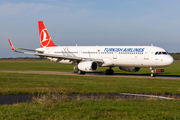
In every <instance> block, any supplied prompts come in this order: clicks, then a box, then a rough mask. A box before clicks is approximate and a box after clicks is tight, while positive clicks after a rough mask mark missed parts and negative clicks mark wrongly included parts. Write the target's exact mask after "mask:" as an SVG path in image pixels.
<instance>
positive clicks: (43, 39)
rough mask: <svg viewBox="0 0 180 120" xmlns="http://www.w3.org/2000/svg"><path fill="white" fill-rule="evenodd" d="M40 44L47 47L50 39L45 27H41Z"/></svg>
mask: <svg viewBox="0 0 180 120" xmlns="http://www.w3.org/2000/svg"><path fill="white" fill-rule="evenodd" d="M40 39H41V46H43V47H47V46H48V45H49V43H50V41H51V38H50V36H49V35H48V32H47V29H43V30H42V31H41V34H40Z"/></svg>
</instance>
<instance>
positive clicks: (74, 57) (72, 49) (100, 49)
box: [8, 21, 174, 77]
mask: <svg viewBox="0 0 180 120" xmlns="http://www.w3.org/2000/svg"><path fill="white" fill-rule="evenodd" d="M38 26H39V36H40V45H41V48H37V49H35V50H31V49H24V48H17V49H15V48H14V47H13V45H12V43H11V41H10V39H8V41H9V43H10V46H11V48H12V50H13V51H14V52H19V53H24V54H33V55H36V56H40V57H44V58H47V59H49V60H51V61H55V62H58V63H62V64H70V65H76V66H75V67H74V69H75V70H77V74H79V75H83V74H85V73H86V72H93V71H96V70H97V69H98V67H108V68H109V69H107V70H106V75H113V74H114V71H113V69H112V68H113V67H119V69H121V70H124V71H128V72H138V71H139V70H140V68H142V67H150V70H151V76H152V77H155V76H156V73H159V72H163V71H164V70H163V69H156V68H157V67H165V66H169V65H171V64H172V63H173V62H174V59H173V58H172V57H171V55H169V53H168V52H167V51H166V50H165V49H163V48H160V47H156V46H153V45H151V46H142V45H140V46H77V45H76V46H56V45H55V44H54V43H53V41H52V39H51V37H50V35H49V33H48V31H47V29H46V27H45V25H44V23H43V21H38ZM26 51H29V52H26Z"/></svg>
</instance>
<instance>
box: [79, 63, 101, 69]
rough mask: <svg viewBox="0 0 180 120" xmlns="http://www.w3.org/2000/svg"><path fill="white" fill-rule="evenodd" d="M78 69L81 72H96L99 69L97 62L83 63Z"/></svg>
mask: <svg viewBox="0 0 180 120" xmlns="http://www.w3.org/2000/svg"><path fill="white" fill-rule="evenodd" d="M77 67H78V69H79V70H81V71H95V70H97V69H98V64H97V63H96V62H95V61H81V62H80V63H79V64H78V65H77Z"/></svg>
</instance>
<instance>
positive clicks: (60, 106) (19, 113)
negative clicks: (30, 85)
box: [0, 100, 180, 120]
mask: <svg viewBox="0 0 180 120" xmlns="http://www.w3.org/2000/svg"><path fill="white" fill-rule="evenodd" d="M179 104H180V101H174V100H117V101H112V100H76V101H64V102H47V103H43V104H42V103H38V102H34V103H21V104H14V105H2V106H0V119H1V120H5V119H6V120H14V119H19V120H20V119H21V120H25V119H28V120H35V119H43V120H44V119H45V120H62V119H72V120H74V119H83V120H89V119H90V120H91V119H92V120H97V119H98V120H102V119H103V120H104V119H105V120H147V119H150V120H179V119H180V114H179V110H180V105H179Z"/></svg>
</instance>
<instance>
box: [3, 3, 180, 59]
mask: <svg viewBox="0 0 180 120" xmlns="http://www.w3.org/2000/svg"><path fill="white" fill-rule="evenodd" d="M38 21H44V24H45V26H46V28H47V29H48V32H49V34H50V36H51V38H52V40H53V41H54V43H55V44H56V45H61V46H73V45H76V44H77V45H79V46H82V45H86V46H93V45H99V46H101V45H106V46H107V45H118V46H121V45H122V46H123V45H151V44H153V45H154V46H159V47H162V48H164V49H166V50H167V51H169V52H180V47H179V46H180V0H1V1H0V58H7V57H24V56H28V57H33V56H29V55H23V54H20V53H15V52H13V51H11V48H10V46H9V43H8V39H11V41H12V43H13V45H14V47H17V48H18V47H21V48H29V49H35V48H38V47H40V42H39V33H38Z"/></svg>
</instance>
